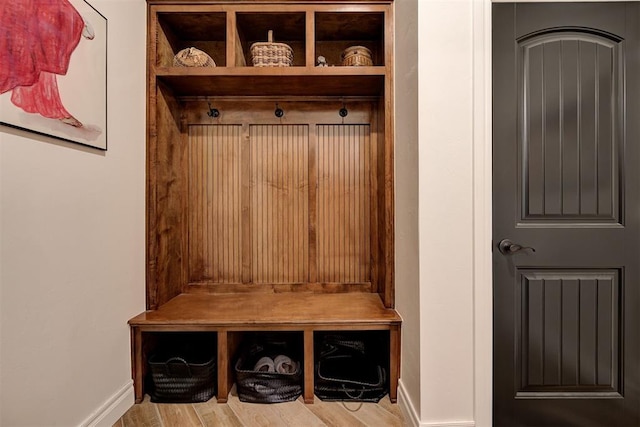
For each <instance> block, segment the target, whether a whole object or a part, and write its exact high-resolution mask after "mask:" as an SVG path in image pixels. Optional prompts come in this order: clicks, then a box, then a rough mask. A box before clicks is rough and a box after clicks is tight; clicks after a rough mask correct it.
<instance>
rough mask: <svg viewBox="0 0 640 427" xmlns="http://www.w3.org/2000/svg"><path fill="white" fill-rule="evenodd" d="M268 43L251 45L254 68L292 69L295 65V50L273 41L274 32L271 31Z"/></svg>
mask: <svg viewBox="0 0 640 427" xmlns="http://www.w3.org/2000/svg"><path fill="white" fill-rule="evenodd" d="M267 40H268V41H267V42H258V43H254V44H252V45H251V49H250V51H251V60H252V61H253V66H254V67H290V66H291V64H292V63H293V49H291V47H290V46H289V45H287V44H284V43H275V42H274V41H273V30H269V34H268V36H267Z"/></svg>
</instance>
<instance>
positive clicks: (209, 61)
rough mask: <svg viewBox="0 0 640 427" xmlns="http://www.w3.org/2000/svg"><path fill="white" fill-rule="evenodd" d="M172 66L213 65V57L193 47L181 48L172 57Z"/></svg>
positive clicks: (214, 64)
mask: <svg viewBox="0 0 640 427" xmlns="http://www.w3.org/2000/svg"><path fill="white" fill-rule="evenodd" d="M173 66H174V67H215V66H216V63H215V62H214V60H213V58H211V57H210V56H209V55H207V54H206V53H205V52H203V51H201V50H200V49H197V48H195V47H188V48H186V49H182V50H181V51H180V52H178V53H177V54H176V55H175V56H174V57H173Z"/></svg>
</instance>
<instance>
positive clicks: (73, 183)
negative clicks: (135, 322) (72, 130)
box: [0, 0, 146, 426]
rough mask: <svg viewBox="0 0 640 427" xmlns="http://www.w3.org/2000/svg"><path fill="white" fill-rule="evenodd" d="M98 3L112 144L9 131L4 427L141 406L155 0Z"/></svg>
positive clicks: (0, 180)
mask: <svg viewBox="0 0 640 427" xmlns="http://www.w3.org/2000/svg"><path fill="white" fill-rule="evenodd" d="M90 2H91V4H92V5H93V6H94V7H95V8H96V9H98V10H99V11H100V12H101V13H102V14H103V15H105V16H106V17H107V19H108V26H109V31H108V36H109V39H108V51H109V52H108V90H109V92H108V138H109V140H108V147H109V149H108V151H107V152H99V151H93V150H90V149H85V148H82V147H80V146H78V145H74V144H69V143H64V142H55V141H53V140H48V139H45V138H41V137H35V136H34V135H32V134H29V133H26V132H20V131H13V130H10V129H7V128H2V129H0V266H1V269H0V297H1V299H0V325H1V329H0V334H1V339H0V342H1V343H2V344H1V347H0V361H1V365H0V409H1V418H0V425H2V426H75V425H81V424H91V423H97V424H99V425H109V426H110V425H111V424H112V423H113V422H114V421H115V419H111V418H112V417H114V416H120V415H121V412H122V410H123V408H124V409H125V410H126V408H127V407H128V406H129V405H130V404H131V403H132V394H131V380H130V377H131V371H130V350H129V328H128V326H127V320H128V319H129V318H130V317H133V316H134V315H135V314H137V313H139V312H140V311H142V310H143V309H144V280H145V275H144V265H145V261H144V251H145V248H144V242H145V233H144V228H145V225H144V198H145V195H144V174H145V162H144V155H145V154H144V153H145V148H144V147H145V104H144V102H145V101H144V100H145V81H146V78H145V22H146V13H145V11H146V4H145V2H144V1H142V0H91V1H90ZM110 405H111V406H110ZM101 417H104V418H101ZM110 417H111V418H110Z"/></svg>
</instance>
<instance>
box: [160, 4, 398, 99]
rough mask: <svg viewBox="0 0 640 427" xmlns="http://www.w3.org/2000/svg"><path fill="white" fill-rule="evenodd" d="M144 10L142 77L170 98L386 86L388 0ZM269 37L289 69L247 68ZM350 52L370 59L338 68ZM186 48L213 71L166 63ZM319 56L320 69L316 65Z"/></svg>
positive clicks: (349, 92) (353, 91)
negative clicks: (287, 54)
mask: <svg viewBox="0 0 640 427" xmlns="http://www.w3.org/2000/svg"><path fill="white" fill-rule="evenodd" d="M149 4H150V8H149V11H150V16H149V22H150V25H149V31H150V34H149V43H150V50H149V52H150V57H149V66H150V77H151V78H157V79H158V80H159V81H160V82H162V83H163V84H164V85H166V86H168V87H169V88H171V90H172V91H173V92H174V93H175V94H176V95H177V96H235V95H240V96H276V95H278V96H279V95H291V96H306V95H308V96H323V95H326V96H380V95H383V94H384V91H385V85H388V84H389V83H390V77H391V76H390V71H389V70H391V64H389V63H388V62H390V59H389V58H391V57H392V56H391V52H390V50H391V49H392V40H391V37H390V35H389V34H391V31H392V29H390V23H391V21H392V16H391V1H390V0H389V1H387V0H379V1H378V0H370V1H366V2H362V3H355V4H354V3H351V4H350V5H349V6H348V7H347V6H345V5H341V4H339V3H331V4H327V3H324V2H318V3H315V2H308V3H307V2H304V3H295V4H294V3H291V4H287V3H280V4H278V5H275V4H272V3H270V2H262V1H253V2H249V1H242V0H239V1H234V2H231V1H229V2H223V3H221V4H215V5H214V4H192V3H190V2H189V1H188V0H149ZM269 31H273V41H274V42H277V43H284V44H286V45H288V46H289V47H291V49H292V51H293V62H292V64H291V66H289V67H254V66H253V61H252V54H251V46H252V45H253V44H254V43H263V42H266V41H267V37H268V33H269ZM355 46H362V47H364V48H365V49H362V50H363V51H365V52H370V56H371V65H368V64H367V65H365V66H345V65H343V58H342V55H343V53H344V52H345V50H346V49H348V48H351V47H355ZM189 47H195V48H197V49H199V50H202V51H204V52H205V53H207V54H208V55H209V56H210V57H211V58H212V59H213V61H214V62H215V64H216V66H215V67H181V66H174V56H175V55H176V54H177V53H178V52H180V51H181V50H182V49H186V48H189ZM154 52H155V56H154V55H153V53H154ZM320 56H322V57H323V58H324V59H325V61H326V64H327V66H324V67H320V66H317V62H318V57H320Z"/></svg>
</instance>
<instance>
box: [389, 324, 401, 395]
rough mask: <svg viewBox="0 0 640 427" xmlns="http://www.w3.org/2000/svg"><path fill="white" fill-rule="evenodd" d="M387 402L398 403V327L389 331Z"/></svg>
mask: <svg viewBox="0 0 640 427" xmlns="http://www.w3.org/2000/svg"><path fill="white" fill-rule="evenodd" d="M389 350H390V354H389V356H390V358H389V371H390V372H389V400H391V402H393V403H396V402H397V401H398V378H399V377H400V326H396V325H394V326H392V327H391V329H390V331H389Z"/></svg>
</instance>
